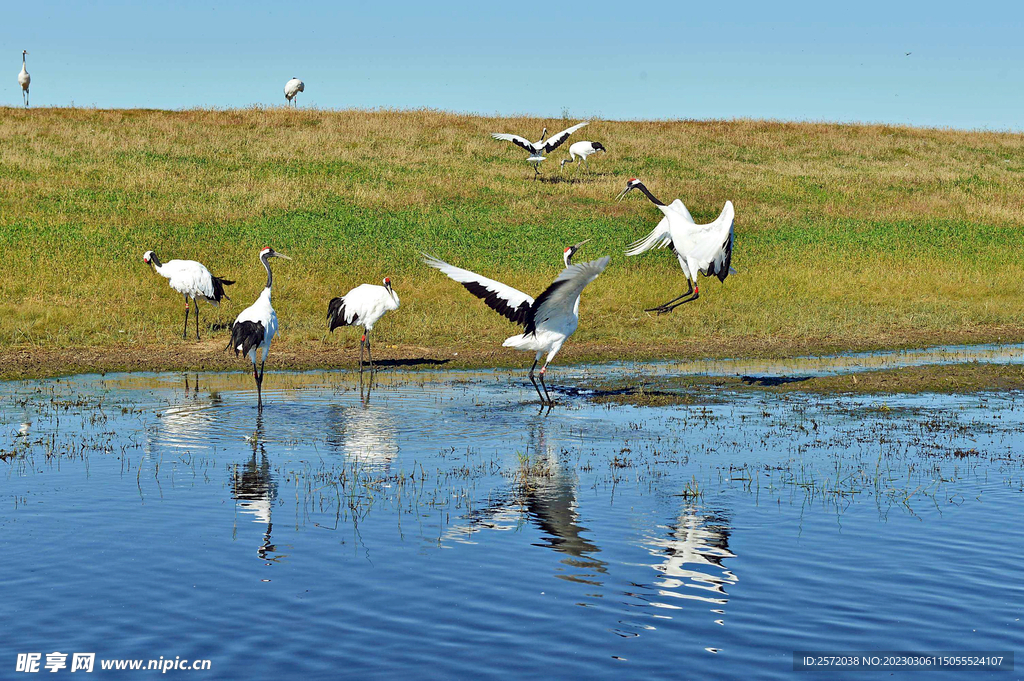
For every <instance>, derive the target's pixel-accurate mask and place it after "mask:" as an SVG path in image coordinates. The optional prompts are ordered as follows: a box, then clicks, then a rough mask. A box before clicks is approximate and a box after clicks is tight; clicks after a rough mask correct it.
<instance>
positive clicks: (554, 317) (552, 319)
mask: <svg viewBox="0 0 1024 681" xmlns="http://www.w3.org/2000/svg"><path fill="white" fill-rule="evenodd" d="M588 241H589V239H588ZM585 243H586V241H583V242H580V243H578V244H576V245H575V246H569V247H568V248H566V249H565V251H564V253H563V256H562V257H563V260H564V262H565V269H564V270H562V273H561V274H559V275H558V277H557V278H556V279H555V281H554V282H553V283H552V284H551V285H550V286H548V287H547V288H546V289H545V290H544V292H543V293H541V294H540V295H539V296H538V297H537V298H536V300H535V299H533V298H531V297H530V296H528V295H526V294H525V293H523V292H522V291H518V290H516V289H514V288H512V287H511V286H506V285H505V284H502V283H501V282H499V281H494V280H493V279H488V278H487V277H483V276H480V275H479V274H476V273H475V272H470V271H469V270H464V269H461V268H459V267H455V266H454V265H449V264H448V263H446V262H444V261H443V260H438V259H437V258H435V257H434V256H432V255H428V254H426V253H424V254H423V262H425V263H426V264H427V265H429V266H431V267H433V268H435V269H438V270H441V271H442V272H444V273H445V274H446V275H448V277H449V278H451V279H454V280H455V281H457V282H459V283H460V284H462V285H463V286H465V287H466V290H467V291H469V292H470V293H472V294H473V295H474V296H476V297H477V298H480V299H481V300H483V301H484V302H485V303H486V304H487V306H488V307H490V308H491V309H492V310H494V311H495V312H497V313H498V314H500V315H501V316H503V317H505V318H506V319H508V320H509V321H512V322H515V323H516V324H520V325H522V326H523V327H524V328H525V330H524V331H523V333H521V334H518V335H515V336H512V337H510V338H507V339H506V340H505V342H504V343H502V346H503V347H506V348H515V349H516V350H525V351H527V352H535V353H537V355H536V357H534V359H533V366H532V367H530V382H531V383H533V387H534V388H535V389H536V390H537V396H538V397H539V398H540V402H541V404H542V405H549V406H550V405H553V404H554V401H553V400H552V399H551V396H550V395H549V394H548V386H547V384H546V383H544V374H545V373H546V372H547V370H548V364H550V363H551V360H553V359H554V358H555V355H557V354H558V351H559V350H561V349H562V344H563V343H565V341H566V340H567V339H568V338H569V336H571V335H572V334H573V333H574V332H575V331H576V327H577V326H579V323H580V294H581V293H583V289H584V288H586V286H587V284H589V283H590V282H592V281H594V280H595V279H597V276H598V275H599V274H601V272H603V271H604V268H606V267H607V266H608V256H605V257H603V258H600V259H598V260H592V261H590V262H586V263H582V264H579V265H573V264H572V256H573V255H574V254H575V253H576V251H577V250H579V247H580V246H582V245H583V244H585ZM545 352H546V353H547V358H546V359H545V360H544V366H542V367H541V369H540V385H541V386H543V387H544V392H543V394H542V393H541V391H540V386H538V385H537V381H536V379H535V378H534V370H535V369H536V368H537V362H539V361H540V358H541V355H543V354H544V353H545Z"/></svg>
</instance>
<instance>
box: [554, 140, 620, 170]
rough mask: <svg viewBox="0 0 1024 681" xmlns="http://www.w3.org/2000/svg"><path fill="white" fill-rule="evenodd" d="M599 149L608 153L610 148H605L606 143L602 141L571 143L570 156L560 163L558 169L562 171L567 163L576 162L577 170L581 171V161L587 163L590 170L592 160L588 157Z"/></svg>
mask: <svg viewBox="0 0 1024 681" xmlns="http://www.w3.org/2000/svg"><path fill="white" fill-rule="evenodd" d="M599 151H603V152H605V153H608V150H607V149H605V148H604V145H603V144H601V143H600V142H588V141H586V140H584V141H582V142H573V143H572V144H570V145H569V158H563V159H562V162H561V163H560V164H559V165H558V170H559V171H561V170H562V169H563V168H565V164H566V163H572V162H573V161H575V162H576V172H577V173H578V172H579V171H580V168H581V167H582V166H581V165H580V161H582V162H583V163H585V164H586V166H587V172H588V173H589V172H590V162H589V161H588V160H587V157H588V156H590V155H591V154H596V153H597V152H599Z"/></svg>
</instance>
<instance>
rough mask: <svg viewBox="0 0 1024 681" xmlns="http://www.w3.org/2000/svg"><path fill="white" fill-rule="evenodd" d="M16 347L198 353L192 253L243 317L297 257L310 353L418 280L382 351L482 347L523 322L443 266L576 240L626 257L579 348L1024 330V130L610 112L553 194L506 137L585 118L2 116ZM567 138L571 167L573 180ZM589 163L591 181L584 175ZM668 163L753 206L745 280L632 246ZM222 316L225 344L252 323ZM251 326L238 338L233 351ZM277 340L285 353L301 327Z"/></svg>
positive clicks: (7, 291)
mask: <svg viewBox="0 0 1024 681" xmlns="http://www.w3.org/2000/svg"><path fill="white" fill-rule="evenodd" d="M0 122H2V125H0V254H2V255H0V258H2V260H0V319H2V320H3V321H2V323H0V345H2V346H3V347H7V348H12V347H14V348H41V349H46V348H58V347H63V346H72V347H91V348H114V349H116V348H121V347H130V348H146V347H153V348H156V349H160V350H164V351H165V350H167V348H169V347H170V348H173V347H175V346H176V345H175V344H180V343H182V341H181V340H180V339H176V334H177V333H178V330H179V328H180V327H179V324H180V321H181V320H180V315H181V314H182V310H181V307H182V305H181V300H180V299H179V298H177V297H175V295H174V294H173V293H172V292H171V291H170V289H169V288H168V287H167V285H166V281H165V280H163V279H162V278H159V277H158V276H157V275H155V274H154V273H153V272H151V271H150V270H149V268H148V267H146V266H145V265H143V263H142V261H141V256H142V253H143V252H144V251H145V250H148V249H153V250H155V251H156V252H157V253H158V254H159V255H160V257H161V258H162V259H164V260H168V259H171V258H190V259H197V260H200V261H202V262H204V263H205V264H206V265H207V266H208V267H210V269H211V270H213V271H214V273H215V274H218V275H222V276H225V277H228V278H231V279H236V280H237V282H238V283H237V284H236V285H235V286H233V287H231V288H230V289H229V294H230V295H231V296H232V301H231V302H230V303H228V304H227V305H225V306H224V307H223V308H222V309H221V310H220V311H217V312H213V313H211V311H210V308H208V307H205V306H204V309H203V313H204V319H205V320H207V321H212V320H213V319H214V318H215V317H216V318H218V319H219V320H220V321H228V320H229V319H230V318H233V316H234V315H235V314H237V313H238V312H239V311H240V310H241V309H242V308H243V307H245V306H246V305H248V304H249V303H250V302H251V301H252V300H253V299H254V298H255V296H256V295H257V294H258V292H259V290H260V288H261V287H262V285H263V273H262V268H261V267H260V265H259V263H258V262H257V259H256V254H257V251H258V250H259V248H261V247H262V246H263V245H265V244H266V245H272V246H273V247H274V248H275V249H277V250H280V251H283V252H285V253H287V254H289V255H291V256H292V257H293V258H294V260H293V261H292V262H290V263H280V262H279V263H277V264H276V269H275V275H276V276H275V291H274V302H275V307H276V308H277V309H278V314H279V316H280V319H281V329H282V334H281V336H280V341H279V342H280V344H281V347H282V348H292V349H300V348H302V347H304V345H306V344H312V343H314V342H318V341H319V339H320V338H321V336H322V335H323V326H324V314H325V310H326V304H327V301H328V300H329V299H330V298H331V297H333V296H336V295H340V294H343V293H344V292H346V291H347V290H348V289H349V288H351V287H353V286H355V285H356V284H359V283H362V282H374V283H376V282H379V280H380V279H382V278H383V277H384V276H391V277H392V280H393V282H394V285H395V289H396V291H397V292H398V293H399V295H400V296H401V298H402V309H401V310H400V311H399V312H398V313H397V314H394V315H392V316H391V317H390V318H387V319H386V320H385V321H384V322H382V323H381V325H380V326H379V327H378V330H377V333H378V340H379V342H382V344H391V345H397V346H399V347H419V348H426V349H433V348H439V349H445V350H452V349H455V350H461V351H463V352H472V351H482V350H484V349H490V348H493V347H495V346H496V345H500V341H501V340H502V339H503V338H505V337H506V336H508V335H511V334H512V333H514V332H515V331H514V328H513V327H512V325H510V324H507V323H505V322H504V321H502V320H500V319H499V318H498V317H496V316H495V315H494V314H493V313H492V312H490V311H489V310H487V309H486V308H485V307H484V306H483V305H482V304H481V303H479V302H478V301H476V300H475V299H472V298H471V297H470V296H469V295H468V294H467V293H466V292H465V291H464V290H463V289H462V288H461V287H460V286H458V285H456V284H454V283H453V282H450V281H449V280H447V279H446V278H444V277H443V276H442V275H440V274H439V273H437V272H435V271H433V270H430V269H428V268H426V267H424V266H422V265H421V264H419V262H418V260H417V252H418V251H419V250H428V251H430V252H432V253H434V254H436V255H438V256H440V257H442V258H444V259H447V260H449V261H450V262H452V263H455V264H458V265H460V266H463V267H467V268H469V269H474V270H477V271H479V272H481V273H485V274H487V275H489V276H493V277H495V278H498V279H501V280H502V281H505V282H507V283H509V284H511V285H514V286H518V287H522V288H523V289H524V290H526V291H529V292H533V293H537V292H539V291H540V290H541V289H542V288H543V287H544V286H545V285H546V284H547V283H548V282H549V281H550V280H551V279H552V278H553V277H554V275H555V274H556V273H557V272H558V270H559V269H560V265H561V252H562V249H563V248H564V247H565V246H566V245H568V244H571V243H575V242H576V241H579V240H582V239H585V238H591V239H592V241H591V242H590V243H589V244H587V245H586V246H585V247H584V249H583V250H582V251H581V252H580V254H579V255H578V256H577V257H578V258H583V259H589V258H596V257H598V256H601V255H605V254H610V255H611V256H612V265H611V266H610V267H609V269H608V270H607V271H606V272H605V274H604V275H602V277H601V278H600V279H598V281H597V282H595V283H594V284H593V285H592V286H591V287H590V288H588V289H587V291H586V293H585V295H584V299H583V304H582V313H581V314H582V322H581V325H580V330H579V332H578V334H577V336H576V337H575V338H574V339H573V341H572V343H573V349H571V348H567V352H568V353H569V354H570V355H572V353H573V352H575V353H577V356H579V357H584V356H585V357H587V358H589V359H594V358H600V357H617V356H619V355H625V356H627V357H628V356H633V357H642V356H654V355H665V354H674V353H685V354H693V353H699V354H736V353H744V352H747V353H787V352H793V351H797V350H800V351H806V350H812V349H816V348H820V349H826V348H827V349H841V348H865V347H883V346H902V345H908V344H920V343H938V342H944V341H962V340H964V339H967V340H993V339H997V338H999V339H1008V340H1009V339H1012V340H1021V339H1024V325H1022V324H1021V319H1022V318H1024V295H1022V294H1024V257H1022V256H1024V245H1022V238H1021V233H1020V228H1021V225H1022V223H1024V203H1022V202H1021V201H1020V197H1021V196H1022V195H1024V192H1022V190H1024V182H1022V177H1024V174H1022V173H1024V138H1022V136H1020V135H1015V134H1002V133H987V132H986V133H972V132H958V131H944V130H925V129H913V128H899V127H892V126H852V125H829V124H791V123H778V122H766V121H746V120H740V121H676V122H660V121H659V122H650V121H647V122H644V121H641V122H603V121H595V122H593V123H591V125H590V126H589V127H587V128H585V129H583V130H582V131H580V133H577V135H576V139H591V140H597V141H601V142H603V143H604V144H605V146H606V147H607V148H608V149H609V153H608V154H607V155H603V156H599V157H593V158H592V159H591V160H592V166H593V168H594V170H595V171H596V172H595V174H594V175H592V176H589V177H588V176H586V175H583V176H582V181H580V182H577V183H569V182H561V183H549V182H535V181H533V180H532V179H530V178H531V176H532V170H531V169H530V167H529V166H528V165H527V164H526V163H525V162H524V156H525V154H524V153H523V152H522V151H521V150H519V149H518V148H515V147H513V146H512V145H509V144H503V143H499V142H497V141H494V140H491V139H490V138H489V137H488V133H489V132H491V131H498V130H501V131H510V132H518V133H520V134H527V135H528V136H531V137H532V136H533V135H535V134H537V131H539V130H540V128H541V127H542V126H543V125H547V126H548V127H549V128H551V127H557V126H558V125H559V123H560V122H559V121H557V120H535V119H526V118H515V119H494V118H482V117H474V116H461V115H454V114H447V113H443V112H434V111H410V112H398V111H340V112H324V111H316V110H301V109H300V110H297V111H290V110H285V109H253V110H242V111H236V110H228V111H207V110H191V111H180V112H165V111H143V110H137V111H136V110H131V111H103V110H89V109H49V110H47V109H37V110H28V111H25V110H22V109H13V108H8V109H0ZM563 156H564V155H563V154H562V153H561V150H559V151H556V152H555V153H553V154H552V155H551V157H550V158H549V160H548V162H547V163H545V165H544V173H545V176H546V177H547V178H552V177H558V160H559V159H560V158H562V157H563ZM567 172H568V171H567ZM633 176H638V177H641V178H642V179H643V180H644V181H645V182H646V184H647V185H648V186H649V187H650V188H651V189H652V191H654V193H655V194H656V195H658V196H660V197H662V198H664V199H666V200H671V199H673V198H676V197H679V198H681V199H682V200H683V201H684V202H685V203H686V205H687V206H688V207H689V209H690V211H691V212H692V213H693V216H694V218H695V219H697V220H698V221H710V220H712V219H714V218H715V217H716V216H717V215H718V213H719V211H720V210H721V208H722V205H723V204H724V203H725V201H726V200H727V199H731V200H733V202H734V203H735V205H736V216H737V217H736V246H735V250H734V259H733V264H734V266H735V267H736V269H737V270H738V273H737V274H736V275H734V276H731V277H730V278H729V279H728V280H727V281H726V282H725V283H724V284H719V283H718V282H717V281H702V287H701V299H700V300H699V301H697V302H695V303H692V304H689V305H686V306H683V307H682V308H680V309H678V310H677V311H676V312H674V313H673V314H672V315H669V316H665V317H660V318H659V317H654V316H651V315H648V314H645V313H643V312H642V308H644V307H650V306H652V305H654V304H656V303H660V302H662V301H663V300H666V299H668V298H672V297H674V296H675V295H678V293H681V292H682V290H685V284H684V282H683V280H682V277H681V273H680V271H679V268H678V265H677V264H676V262H675V259H674V258H673V257H672V255H671V254H670V253H669V252H667V251H659V252H656V253H648V254H644V255H643V256H640V257H637V258H629V259H627V258H625V257H624V255H623V249H624V247H625V245H626V244H628V243H629V242H630V241H632V240H634V239H636V238H638V237H640V236H642V235H643V234H645V233H646V232H647V231H649V230H650V229H651V228H652V227H653V226H654V225H655V224H656V223H657V221H658V219H659V218H660V213H658V212H657V211H656V210H655V209H654V208H653V206H651V205H650V204H649V203H648V202H647V201H646V200H643V199H641V198H638V197H636V196H632V195H631V196H630V197H629V198H628V199H627V200H624V201H622V202H620V203H616V202H615V201H614V200H613V199H614V197H615V195H616V194H617V193H618V192H619V191H620V190H621V189H622V187H623V186H624V184H625V181H626V180H627V179H628V178H629V177H633ZM224 333H225V332H223V331H221V332H219V334H220V335H221V336H223V335H224ZM221 342H223V341H221ZM275 342H277V341H275Z"/></svg>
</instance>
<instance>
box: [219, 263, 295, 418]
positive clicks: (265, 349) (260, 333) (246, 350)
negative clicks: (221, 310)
mask: <svg viewBox="0 0 1024 681" xmlns="http://www.w3.org/2000/svg"><path fill="white" fill-rule="evenodd" d="M271 258H284V259H285V260H291V258H289V257H288V256H287V255H285V254H284V253H278V252H277V251H275V250H274V249H273V248H270V247H269V246H267V247H266V248H264V249H263V250H262V251H260V262H261V263H263V267H264V268H266V270H267V286H266V287H265V288H264V289H263V292H262V293H260V297H259V298H257V299H256V302H255V303H253V304H252V305H250V306H249V307H247V308H245V309H244V310H242V313H241V314H239V315H238V316H237V317H236V318H235V323H234V324H232V325H231V340H230V341H228V348H234V349H235V357H237V356H238V353H242V354H243V355H245V356H246V357H248V358H249V361H250V362H252V377H253V379H254V380H255V381H256V405H257V406H256V408H257V410H259V411H263V364H264V363H265V362H266V361H267V354H268V353H269V352H270V342H271V341H272V340H274V334H275V333H277V312H275V311H274V306H273V305H272V304H271V302H270V287H271V286H272V285H273V283H274V273H273V272H271V271H270V259H271ZM228 348H225V349H228ZM257 360H258V362H259V365H260V366H259V371H257V370H256V364H257Z"/></svg>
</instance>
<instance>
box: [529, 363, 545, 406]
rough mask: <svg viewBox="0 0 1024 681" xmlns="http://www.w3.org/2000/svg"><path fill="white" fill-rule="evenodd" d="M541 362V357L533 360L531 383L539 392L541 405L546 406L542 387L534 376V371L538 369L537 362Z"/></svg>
mask: <svg viewBox="0 0 1024 681" xmlns="http://www.w3.org/2000/svg"><path fill="white" fill-rule="evenodd" d="M539 361H540V357H538V358H537V359H535V360H533V366H532V367H530V383H533V389H534V390H536V391H537V397H539V398H540V403H541V404H544V395H542V394H541V392H540V386H539V385H537V379H536V378H534V374H533V371H534V369H536V368H537V362H539Z"/></svg>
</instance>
